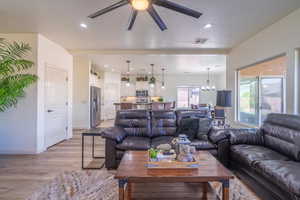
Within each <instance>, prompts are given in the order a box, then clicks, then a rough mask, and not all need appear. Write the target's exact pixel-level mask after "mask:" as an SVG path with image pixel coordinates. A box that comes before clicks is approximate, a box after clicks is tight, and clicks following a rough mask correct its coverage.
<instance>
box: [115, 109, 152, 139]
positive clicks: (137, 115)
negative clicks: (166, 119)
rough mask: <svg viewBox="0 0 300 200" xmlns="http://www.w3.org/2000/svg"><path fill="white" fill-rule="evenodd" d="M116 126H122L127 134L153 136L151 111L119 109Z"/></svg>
mask: <svg viewBox="0 0 300 200" xmlns="http://www.w3.org/2000/svg"><path fill="white" fill-rule="evenodd" d="M115 126H116V127H122V128H123V129H124V130H125V131H126V135H127V136H143V137H150V136H151V128H150V113H149V111H147V110H121V111H118V112H117V116H116V120H115Z"/></svg>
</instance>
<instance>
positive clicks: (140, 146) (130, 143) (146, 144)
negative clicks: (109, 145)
mask: <svg viewBox="0 0 300 200" xmlns="http://www.w3.org/2000/svg"><path fill="white" fill-rule="evenodd" d="M116 147H117V149H121V150H148V149H150V138H148V137H135V136H128V137H126V138H125V139H124V140H123V142H122V143H120V144H117V146H116Z"/></svg>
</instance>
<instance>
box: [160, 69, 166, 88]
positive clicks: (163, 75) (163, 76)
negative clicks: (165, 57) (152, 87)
mask: <svg viewBox="0 0 300 200" xmlns="http://www.w3.org/2000/svg"><path fill="white" fill-rule="evenodd" d="M165 70H166V69H165V68H162V69H161V76H162V77H161V78H162V82H161V89H165Z"/></svg>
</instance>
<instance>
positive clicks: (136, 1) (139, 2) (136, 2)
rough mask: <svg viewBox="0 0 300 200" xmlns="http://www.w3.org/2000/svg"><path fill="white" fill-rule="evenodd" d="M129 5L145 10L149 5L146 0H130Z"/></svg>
mask: <svg viewBox="0 0 300 200" xmlns="http://www.w3.org/2000/svg"><path fill="white" fill-rule="evenodd" d="M131 5H132V7H133V8H134V9H136V10H146V9H147V8H148V7H149V1H148V0H131Z"/></svg>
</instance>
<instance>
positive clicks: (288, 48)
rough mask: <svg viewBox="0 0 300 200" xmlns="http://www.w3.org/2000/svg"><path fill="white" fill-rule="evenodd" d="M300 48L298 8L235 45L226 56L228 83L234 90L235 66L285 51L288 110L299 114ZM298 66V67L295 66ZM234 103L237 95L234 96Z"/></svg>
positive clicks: (231, 114)
mask: <svg viewBox="0 0 300 200" xmlns="http://www.w3.org/2000/svg"><path fill="white" fill-rule="evenodd" d="M299 47H300V9H298V10H297V11H295V12H293V13H292V14H290V15H289V16H287V17H285V18H283V19H282V20H280V21H278V22H277V23H275V24H273V25H271V26H270V27H268V28H266V29H265V30H263V31H261V32H260V33H258V34H256V35H255V36H253V37H252V38H250V39H248V40H247V41H245V42H243V43H242V44H240V45H239V46H237V47H236V48H234V49H233V50H232V51H231V52H230V54H229V56H228V63H227V86H228V88H229V89H231V90H233V96H234V97H235V96H236V90H235V83H236V77H235V71H236V70H237V69H238V68H241V67H244V66H247V65H250V64H253V63H256V62H260V61H263V60H265V59H268V58H272V57H274V56H277V55H280V54H284V53H285V54H287V57H288V70H287V83H286V84H287V91H286V93H287V98H286V101H287V103H286V105H287V106H286V111H287V113H299V111H298V109H297V107H298V105H297V104H299V99H297V95H299V94H297V92H296V90H297V89H296V87H295V83H296V80H297V77H296V76H297V73H295V72H297V70H296V67H295V49H296V48H299ZM297 67H298V68H299V66H297ZM234 100H235V103H236V97H235V98H234ZM234 114H235V108H233V109H232V111H231V113H230V117H231V119H233V118H234Z"/></svg>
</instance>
